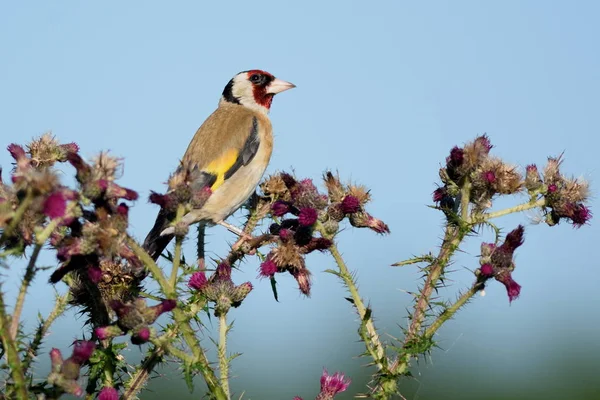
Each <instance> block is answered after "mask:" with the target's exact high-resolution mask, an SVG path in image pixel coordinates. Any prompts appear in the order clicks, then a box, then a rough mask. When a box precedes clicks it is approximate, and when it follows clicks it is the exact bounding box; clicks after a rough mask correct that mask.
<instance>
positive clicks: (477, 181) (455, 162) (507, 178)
mask: <svg viewBox="0 0 600 400" xmlns="http://www.w3.org/2000/svg"><path fill="white" fill-rule="evenodd" d="M492 147H493V146H492V144H491V143H490V140H489V138H488V137H487V136H486V135H482V136H479V137H477V138H476V139H475V140H474V141H472V142H470V143H467V144H466V145H465V146H464V147H458V146H455V147H454V148H452V150H450V155H449V156H448V157H447V158H446V166H445V167H443V168H442V169H440V178H441V180H442V183H443V186H442V187H440V188H438V189H437V190H436V191H435V192H434V194H433V200H434V201H435V202H437V203H440V207H441V208H442V209H446V210H452V209H453V208H454V206H455V204H456V198H457V196H458V195H459V193H460V189H461V188H462V186H463V185H464V183H465V181H466V180H468V181H469V182H470V185H471V188H470V196H469V200H470V202H471V203H472V204H474V206H475V208H476V209H477V210H479V211H482V210H485V209H486V208H489V207H491V205H492V198H493V197H494V196H495V195H497V194H513V193H517V192H518V191H519V190H521V188H522V185H523V182H522V178H521V175H520V174H519V172H518V171H517V167H516V166H513V165H510V164H506V163H505V162H504V161H502V160H501V159H499V158H497V157H493V156H491V155H490V150H491V149H492Z"/></svg>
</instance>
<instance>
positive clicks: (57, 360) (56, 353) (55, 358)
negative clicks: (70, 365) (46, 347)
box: [50, 348, 63, 370]
mask: <svg viewBox="0 0 600 400" xmlns="http://www.w3.org/2000/svg"><path fill="white" fill-rule="evenodd" d="M50 363H51V364H52V369H53V370H58V369H60V366H61V365H62V363H63V358H62V354H61V352H60V350H59V349H57V348H53V349H52V350H50Z"/></svg>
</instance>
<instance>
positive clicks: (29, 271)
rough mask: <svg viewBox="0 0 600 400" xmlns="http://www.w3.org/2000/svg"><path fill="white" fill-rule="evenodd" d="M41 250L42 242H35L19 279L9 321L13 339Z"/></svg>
mask: <svg viewBox="0 0 600 400" xmlns="http://www.w3.org/2000/svg"><path fill="white" fill-rule="evenodd" d="M41 250H42V244H40V243H38V244H36V245H35V247H34V248H33V253H31V257H30V258H29V263H27V268H25V275H24V276H23V280H22V281H21V287H20V288H19V294H18V295H17V301H16V303H15V309H14V311H13V315H12V318H11V321H10V337H11V338H12V339H13V340H15V338H16V337H17V332H18V330H19V321H20V319H21V312H22V311H23V305H24V304H25V295H26V294H27V289H28V288H29V285H30V284H31V281H32V280H33V277H34V276H35V273H36V268H35V263H36V262H37V259H38V256H39V255H40V251H41Z"/></svg>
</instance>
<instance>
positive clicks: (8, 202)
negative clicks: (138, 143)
mask: <svg viewBox="0 0 600 400" xmlns="http://www.w3.org/2000/svg"><path fill="white" fill-rule="evenodd" d="M78 150H79V148H78V146H77V145H76V144H75V143H69V144H62V145H61V144H59V143H58V142H57V141H56V140H55V139H54V137H53V136H52V135H50V134H45V135H43V136H41V137H40V138H38V139H35V140H33V141H32V142H31V143H30V144H29V145H28V146H26V149H25V148H23V147H22V146H19V145H17V144H11V145H10V146H8V151H9V152H10V154H11V156H12V157H13V158H14V160H15V168H14V170H13V171H12V174H11V181H12V185H8V184H5V183H2V182H0V229H1V230H2V231H3V238H4V239H3V243H1V244H0V246H3V247H5V248H10V249H17V248H20V249H21V252H22V251H24V250H25V248H26V247H27V246H29V245H31V244H33V243H34V241H36V242H37V244H38V245H42V244H44V243H45V242H46V240H47V239H49V243H50V245H51V246H52V247H53V248H54V249H55V250H56V257H57V259H58V261H59V267H58V269H56V270H55V271H54V272H53V273H52V275H51V276H50V282H51V283H57V282H59V281H60V280H61V279H62V278H63V277H64V276H65V275H66V274H68V273H70V272H74V274H72V279H71V281H70V290H71V293H72V295H73V296H72V302H73V304H77V305H81V306H84V307H85V308H87V309H88V311H90V313H91V317H90V318H91V320H92V322H93V321H95V320H96V319H100V320H102V319H103V316H105V315H106V306H108V304H109V303H110V302H111V301H112V300H114V299H117V300H128V299H130V298H131V296H132V295H133V294H134V293H135V292H137V290H138V285H139V281H140V280H141V278H143V276H144V273H145V272H144V267H143V266H142V264H141V262H140V260H139V259H138V258H137V257H136V256H135V255H134V253H133V251H132V250H131V249H130V248H129V247H128V245H127V244H126V238H127V227H128V214H129V206H128V205H127V204H126V203H125V202H124V201H123V200H125V201H133V200H136V199H137V198H138V194H137V193H136V192H135V191H133V190H130V189H127V188H124V187H122V186H120V185H118V184H117V183H116V180H117V178H118V177H119V175H120V171H121V168H122V167H121V160H119V159H118V158H115V157H112V156H110V155H109V154H107V153H100V154H99V155H98V156H97V157H95V158H94V159H93V160H92V162H91V163H87V162H86V161H84V160H83V159H82V158H81V156H80V155H79V154H78ZM57 162H68V163H69V164H71V165H72V166H73V167H74V168H75V174H76V180H77V188H76V189H70V188H68V187H66V186H64V185H63V184H61V182H60V179H59V177H58V176H59V172H58V171H57V170H56V169H55V168H54V166H55V164H56V163H57ZM20 207H22V208H23V209H24V212H23V215H22V216H19V215H18V214H19V208H20ZM97 298H100V299H101V302H98V301H97V300H96V299H97ZM98 303H103V304H104V310H102V308H103V307H102V306H100V307H98Z"/></svg>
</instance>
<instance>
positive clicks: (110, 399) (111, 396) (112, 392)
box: [98, 386, 119, 400]
mask: <svg viewBox="0 0 600 400" xmlns="http://www.w3.org/2000/svg"><path fill="white" fill-rule="evenodd" d="M98 400H119V392H118V391H117V389H115V388H113V387H109V386H107V387H105V388H103V389H102V390H101V391H100V394H98Z"/></svg>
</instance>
